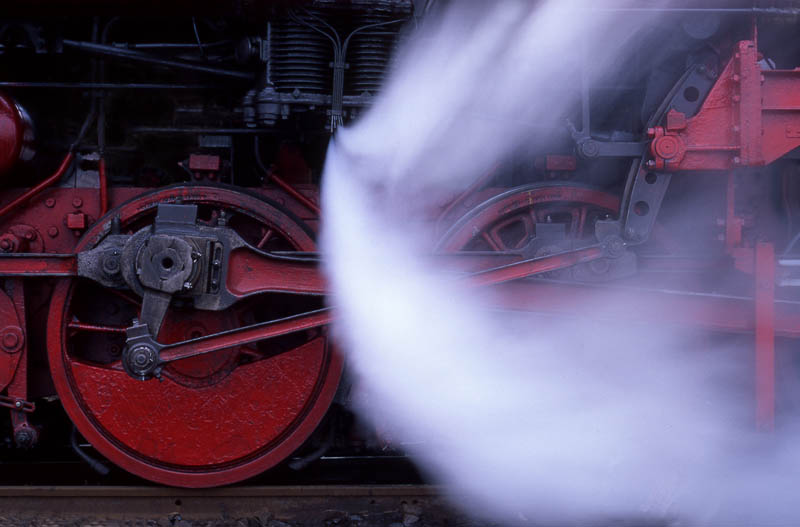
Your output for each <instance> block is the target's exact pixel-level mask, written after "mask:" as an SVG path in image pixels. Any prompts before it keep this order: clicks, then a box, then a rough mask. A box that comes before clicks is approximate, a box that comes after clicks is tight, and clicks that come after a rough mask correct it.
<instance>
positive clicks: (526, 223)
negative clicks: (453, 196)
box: [437, 183, 619, 252]
mask: <svg viewBox="0 0 800 527" xmlns="http://www.w3.org/2000/svg"><path fill="white" fill-rule="evenodd" d="M618 211H619V198H618V197H616V196H614V195H612V194H608V193H606V192H603V191H600V190H597V189H594V188H591V187H587V186H581V185H575V184H570V185H564V184H563V183H534V184H531V185H525V186H522V187H517V188H513V189H511V190H508V191H506V192H503V193H502V194H498V195H497V196H494V197H492V198H489V199H488V200H486V201H484V202H483V203H481V204H480V205H478V206H476V207H475V208H473V209H472V210H470V211H469V212H467V213H466V214H465V215H464V216H462V217H461V218H460V219H459V220H458V221H457V222H456V223H455V224H453V226H452V227H450V228H449V229H448V230H447V232H446V233H445V234H444V235H443V236H442V237H441V239H440V242H439V243H438V245H437V251H440V252H454V251H465V250H469V251H495V252H501V251H514V250H518V249H521V248H522V247H524V246H525V244H526V243H527V242H528V241H530V239H531V238H533V237H535V235H536V225H537V224H539V223H551V222H552V223H565V224H566V236H567V238H571V239H584V238H588V237H591V236H593V235H594V231H593V224H594V220H595V219H598V218H604V217H605V216H607V215H616V214H617V213H618ZM548 217H549V221H548Z"/></svg>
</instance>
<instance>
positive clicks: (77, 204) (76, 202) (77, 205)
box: [72, 198, 83, 209]
mask: <svg viewBox="0 0 800 527" xmlns="http://www.w3.org/2000/svg"><path fill="white" fill-rule="evenodd" d="M72 206H73V207H75V208H76V209H79V208H81V207H82V206H83V200H82V199H81V198H75V199H73V200H72Z"/></svg>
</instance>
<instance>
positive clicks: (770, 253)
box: [755, 243, 776, 430]
mask: <svg viewBox="0 0 800 527" xmlns="http://www.w3.org/2000/svg"><path fill="white" fill-rule="evenodd" d="M755 279H756V316H755V319H756V320H755V325H756V328H755V329H756V334H755V345H756V357H755V359H756V361H755V362H756V371H755V374H756V424H757V425H758V427H759V428H762V429H766V430H772V428H773V426H774V423H775V329H776V328H775V248H774V247H773V245H772V244H771V243H758V244H757V245H756V265H755Z"/></svg>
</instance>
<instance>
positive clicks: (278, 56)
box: [270, 10, 333, 93]
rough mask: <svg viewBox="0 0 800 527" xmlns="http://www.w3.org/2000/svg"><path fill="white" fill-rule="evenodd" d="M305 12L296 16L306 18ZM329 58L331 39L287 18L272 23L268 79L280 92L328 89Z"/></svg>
mask: <svg viewBox="0 0 800 527" xmlns="http://www.w3.org/2000/svg"><path fill="white" fill-rule="evenodd" d="M308 13H311V14H312V15H316V16H324V15H323V14H322V13H320V12H319V11H316V10H312V11H309V12H305V13H299V14H297V15H296V16H298V17H301V18H304V19H306V20H310V16H309V14H308ZM332 60H333V48H332V47H331V42H330V41H329V40H328V39H327V38H326V37H325V36H324V35H322V34H320V33H319V32H317V31H315V30H314V29H312V28H310V27H307V26H305V25H303V24H300V23H299V22H296V21H294V20H292V19H290V18H288V17H287V18H282V19H280V20H277V21H275V22H274V23H273V24H272V34H271V38H270V80H271V81H272V83H273V84H274V86H275V89H276V90H278V91H280V92H292V91H294V90H300V91H302V92H308V93H323V92H328V91H330V87H331V82H332V77H331V75H332V74H331V68H330V63H331V61H332Z"/></svg>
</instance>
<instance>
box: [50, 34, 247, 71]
mask: <svg viewBox="0 0 800 527" xmlns="http://www.w3.org/2000/svg"><path fill="white" fill-rule="evenodd" d="M63 43H64V45H65V46H68V47H71V48H75V49H79V50H81V51H86V52H88V53H94V54H96V55H105V56H109V57H117V58H121V59H127V60H132V61H137V62H145V63H148V64H154V65H156V66H166V67H170V68H179V69H184V70H192V71H200V72H203V73H210V74H213V75H220V76H224V77H234V78H238V79H248V80H252V79H253V78H254V75H253V74H252V73H248V72H244V71H236V70H227V69H222V68H215V67H213V66H206V65H205V64H198V63H194V62H187V61H184V60H175V59H167V58H162V57H155V56H153V55H150V54H148V53H143V52H141V51H136V50H133V49H125V48H118V47H116V46H109V45H108V44H95V43H94V42H81V41H77V40H68V39H65V40H64V41H63Z"/></svg>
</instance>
